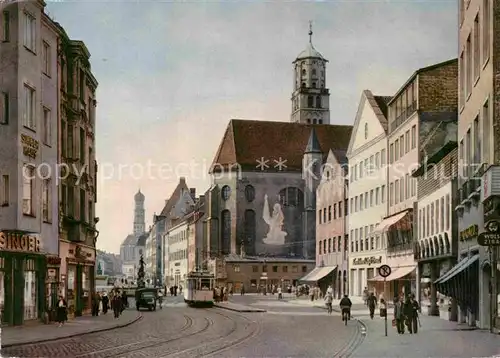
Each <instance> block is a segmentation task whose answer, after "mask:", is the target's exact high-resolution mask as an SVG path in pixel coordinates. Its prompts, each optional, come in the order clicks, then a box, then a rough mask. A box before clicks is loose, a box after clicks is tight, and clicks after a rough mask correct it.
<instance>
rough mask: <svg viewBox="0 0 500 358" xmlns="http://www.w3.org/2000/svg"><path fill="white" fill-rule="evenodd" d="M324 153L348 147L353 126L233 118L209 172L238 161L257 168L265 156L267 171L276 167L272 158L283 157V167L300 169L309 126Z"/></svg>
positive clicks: (248, 168) (309, 130) (247, 168)
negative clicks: (313, 129)
mask: <svg viewBox="0 0 500 358" xmlns="http://www.w3.org/2000/svg"><path fill="white" fill-rule="evenodd" d="M313 127H314V128H315V131H316V135H317V137H318V140H319V144H320V146H321V150H322V152H323V156H324V157H326V156H327V154H328V151H329V150H330V149H331V150H334V151H335V150H344V151H345V150H347V147H348V145H349V139H350V137H351V132H352V126H346V125H329V124H299V123H290V122H269V121H254V120H242V119H232V120H231V121H230V122H229V124H228V126H227V129H226V132H225V134H224V137H223V138H222V141H221V143H220V145H219V149H218V150H217V153H216V155H215V158H214V160H213V163H212V168H211V169H210V173H213V172H219V171H220V170H221V169H222V168H225V169H227V168H228V167H229V166H231V165H233V166H234V165H236V164H238V165H239V166H240V167H241V168H242V169H244V170H255V171H260V169H259V168H257V165H258V162H257V160H260V159H261V158H264V159H265V160H268V162H267V164H268V165H269V168H267V169H266V171H277V169H275V168H274V165H275V164H276V162H275V161H279V160H280V158H281V159H282V160H286V163H285V165H286V168H284V171H301V170H302V158H303V155H304V150H305V149H306V146H307V142H308V140H309V136H310V134H311V129H312V128H313Z"/></svg>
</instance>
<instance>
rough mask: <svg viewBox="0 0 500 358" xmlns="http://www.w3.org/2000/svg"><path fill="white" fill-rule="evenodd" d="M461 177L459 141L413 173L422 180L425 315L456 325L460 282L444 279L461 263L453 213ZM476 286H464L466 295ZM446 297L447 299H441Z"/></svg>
mask: <svg viewBox="0 0 500 358" xmlns="http://www.w3.org/2000/svg"><path fill="white" fill-rule="evenodd" d="M457 173H458V149H457V142H456V141H453V142H448V143H446V144H445V145H444V146H443V147H442V148H440V149H439V150H438V151H437V152H435V153H433V154H432V155H431V156H429V157H428V158H427V160H426V161H425V162H424V163H423V164H422V166H421V167H420V168H418V169H417V170H416V171H415V172H414V173H413V177H415V178H417V180H418V186H417V188H418V201H417V204H416V205H415V211H416V212H417V213H418V214H417V215H416V216H415V219H416V221H415V222H414V226H413V227H414V237H415V249H414V253H415V260H416V261H417V262H418V268H417V290H416V293H417V297H418V300H419V302H420V306H421V307H422V309H423V312H424V313H427V314H429V315H434V316H440V317H442V318H445V319H449V320H453V321H456V320H457V304H456V303H457V300H459V301H461V295H457V294H455V289H456V288H458V287H457V286H456V284H458V281H455V282H453V281H454V280H451V278H450V279H446V278H445V279H444V280H443V279H442V277H445V276H444V275H445V274H447V273H448V272H449V271H450V270H451V268H452V267H453V266H454V265H455V264H456V261H457V250H458V240H459V238H458V230H457V216H456V215H455V211H454V210H453V209H454V208H455V206H456V204H457V201H458V195H457V193H458V187H457ZM440 277H441V279H440V280H439V281H438V279H439V278H440ZM440 281H443V282H440ZM438 282H440V283H439V285H438V284H437V283H438ZM473 286H474V284H467V285H463V288H464V291H465V290H467V289H468V288H469V287H470V288H471V289H473ZM438 288H439V289H438ZM442 295H446V297H447V298H446V299H445V298H444V297H443V298H441V299H438V297H439V296H442ZM450 298H453V299H450Z"/></svg>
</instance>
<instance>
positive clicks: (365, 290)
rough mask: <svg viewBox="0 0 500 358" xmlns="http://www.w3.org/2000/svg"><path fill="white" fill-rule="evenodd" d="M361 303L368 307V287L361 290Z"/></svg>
mask: <svg viewBox="0 0 500 358" xmlns="http://www.w3.org/2000/svg"><path fill="white" fill-rule="evenodd" d="M363 302H364V303H365V305H367V306H368V287H365V289H364V290H363Z"/></svg>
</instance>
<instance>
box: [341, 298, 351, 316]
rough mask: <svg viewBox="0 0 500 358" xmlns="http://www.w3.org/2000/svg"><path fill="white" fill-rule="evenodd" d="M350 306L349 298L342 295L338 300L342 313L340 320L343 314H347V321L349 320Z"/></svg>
mask: <svg viewBox="0 0 500 358" xmlns="http://www.w3.org/2000/svg"><path fill="white" fill-rule="evenodd" d="M351 306H352V302H351V300H350V299H349V296H347V295H344V297H342V299H341V300H340V309H341V311H342V320H344V313H345V314H347V319H349V320H350V319H351Z"/></svg>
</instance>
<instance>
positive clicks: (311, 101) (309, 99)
mask: <svg viewBox="0 0 500 358" xmlns="http://www.w3.org/2000/svg"><path fill="white" fill-rule="evenodd" d="M313 107H314V97H313V96H308V97H307V108H313Z"/></svg>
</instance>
